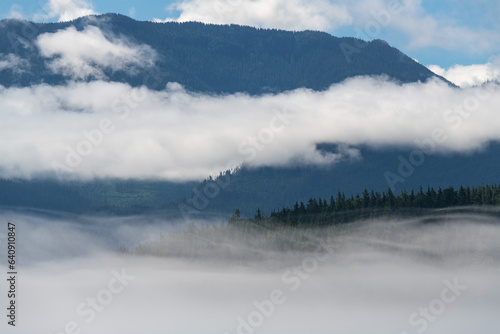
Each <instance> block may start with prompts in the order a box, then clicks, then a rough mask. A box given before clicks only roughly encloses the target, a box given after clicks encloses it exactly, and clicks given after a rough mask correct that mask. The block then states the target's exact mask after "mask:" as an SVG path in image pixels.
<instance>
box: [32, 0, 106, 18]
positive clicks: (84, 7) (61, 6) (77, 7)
mask: <svg viewBox="0 0 500 334" xmlns="http://www.w3.org/2000/svg"><path fill="white" fill-rule="evenodd" d="M95 14H97V13H96V12H95V11H94V7H93V6H92V4H91V2H89V1H85V0H49V1H48V3H47V5H46V11H45V13H43V14H37V15H35V17H36V18H37V19H38V20H47V19H54V18H55V19H57V20H58V21H59V22H67V21H73V20H75V19H77V18H79V17H82V16H88V15H95Z"/></svg>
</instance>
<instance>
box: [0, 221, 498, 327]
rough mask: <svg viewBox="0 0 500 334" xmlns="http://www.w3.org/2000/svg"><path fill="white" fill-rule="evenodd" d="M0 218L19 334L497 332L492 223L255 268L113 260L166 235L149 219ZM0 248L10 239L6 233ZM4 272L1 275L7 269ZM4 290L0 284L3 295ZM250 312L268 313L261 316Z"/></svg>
mask: <svg viewBox="0 0 500 334" xmlns="http://www.w3.org/2000/svg"><path fill="white" fill-rule="evenodd" d="M0 218H1V219H2V221H7V220H8V221H15V223H16V227H17V230H18V232H19V238H20V239H19V240H20V242H19V247H18V254H19V256H20V259H22V262H21V265H22V274H21V276H20V279H21V280H22V281H21V282H22V284H20V285H19V291H20V294H19V298H18V300H17V302H18V306H19V307H20V309H19V310H20V313H19V315H20V317H19V323H18V324H17V326H16V328H15V329H16V330H17V331H20V332H22V333H61V332H65V328H68V327H67V326H68V324H75V326H77V327H78V328H80V329H81V330H82V332H84V333H93V334H101V333H110V332H119V333H127V334H128V333H138V332H147V333H151V334H156V333H165V332H173V333H179V332H185V333H193V334H197V333H200V334H201V333H207V332H208V333H229V334H233V333H250V332H252V329H253V330H254V331H253V332H254V333H257V332H259V333H264V334H270V333H282V332H286V333H291V334H302V333H306V332H311V331H314V332H317V333H373V334H382V333H383V334H386V333H418V332H423V331H424V330H425V332H426V333H431V334H437V333H471V332H475V331H477V329H478V328H480V329H481V332H482V333H486V334H493V333H496V331H497V328H498V317H497V313H496V312H495V310H497V309H498V307H499V306H500V305H499V301H500V298H499V297H500V285H499V283H498V275H499V274H500V272H499V271H500V267H499V263H500V254H499V248H498V238H499V237H500V230H499V226H498V219H495V218H489V219H487V218H486V219H485V217H484V216H483V217H481V216H476V215H470V216H469V215H463V216H457V215H454V214H453V213H448V214H447V216H446V218H445V217H444V216H437V217H436V219H434V220H433V223H432V224H429V223H427V224H425V223H424V221H425V220H423V219H416V220H399V221H397V222H394V221H391V222H388V221H387V222H383V221H382V222H379V223H377V222H369V223H368V224H363V223H353V224H350V225H346V226H345V227H344V228H345V229H348V230H349V231H348V233H340V236H339V235H335V237H333V238H332V239H331V244H330V245H331V246H332V248H333V247H335V248H333V252H332V253H331V254H326V255H325V254H322V255H321V258H322V259H321V260H316V262H314V261H315V258H314V256H315V255H314V254H312V253H310V252H304V253H298V254H293V255H290V254H288V257H287V259H288V260H287V261H286V262H283V261H281V259H282V258H281V257H280V256H278V255H277V254H273V253H271V254H269V256H266V257H265V260H262V261H259V260H256V261H257V263H256V265H255V266H253V267H252V266H247V265H245V264H243V265H242V264H239V263H238V264H235V263H231V262H223V263H216V264H212V263H211V262H209V261H205V262H201V261H195V260H185V259H176V258H151V257H146V256H144V257H132V256H117V254H116V253H115V252H114V249H113V247H114V246H116V245H117V242H116V240H121V241H123V242H130V244H129V246H133V244H134V243H137V242H142V241H147V240H148V236H147V235H145V231H146V230H148V231H150V232H151V233H156V236H158V235H159V233H160V232H164V233H165V232H166V231H168V229H169V224H170V222H168V221H157V222H156V223H155V225H152V224H149V223H145V222H148V221H149V218H148V217H135V218H134V219H133V220H132V219H131V220H128V221H121V222H120V221H119V220H122V218H120V219H119V220H117V219H110V218H99V217H82V216H80V217H78V218H76V219H75V218H73V217H64V216H63V217H54V216H49V217H43V215H42V216H36V215H33V216H31V215H26V214H23V215H18V214H15V213H13V212H5V211H0ZM445 221H446V223H445ZM116 227H118V229H116ZM170 228H171V227H170ZM283 237H285V238H286V237H287V236H285V235H283ZM0 240H2V241H3V240H6V234H5V232H4V231H2V232H0ZM23 241H24V242H23ZM122 245H123V244H122ZM235 246H238V245H235ZM95 250H98V252H96V251H95ZM33 256H34V257H33ZM214 260H216V259H214ZM0 269H1V270H2V271H3V272H6V271H7V268H6V267H5V265H4V264H3V263H2V264H1V265H0ZM117 277H120V278H121V280H118V281H117V280H116V278H117ZM6 285H7V282H6V280H2V282H1V283H0V287H1V288H2V290H3V291H7V290H6V289H4V287H5V288H7V286H6ZM450 286H451V287H454V289H453V288H450ZM275 290H278V291H280V292H281V294H280V298H279V299H278V300H279V301H280V302H279V303H277V304H274V305H271V306H272V307H271V306H269V305H270V304H269V302H264V301H266V300H270V298H271V296H272V292H273V291H275ZM110 292H111V293H110ZM255 303H257V304H263V303H264V304H265V308H264V311H262V307H257V306H256V305H255ZM92 305H94V306H92ZM259 310H260V311H259ZM425 310H427V314H428V317H426V315H425V314H426V313H425ZM257 312H262V313H259V314H260V316H259V314H257ZM422 312H424V313H422ZM263 314H265V316H263ZM21 315H22V316H21ZM261 317H262V318H261ZM22 319H25V321H23V320H22ZM26 319H29V321H26ZM193 319H196V321H193ZM240 319H243V320H240ZM359 319H363V321H359ZM243 322H247V323H248V322H250V323H251V324H256V323H257V324H260V325H259V326H254V327H250V329H249V330H246V331H245V330H244V329H240V330H239V331H238V328H241V327H249V326H248V324H247V325H242V323H243ZM70 326H71V325H70ZM11 332H12V333H15V332H16V331H14V330H10V329H7V333H11Z"/></svg>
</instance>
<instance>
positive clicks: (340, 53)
mask: <svg viewBox="0 0 500 334" xmlns="http://www.w3.org/2000/svg"><path fill="white" fill-rule="evenodd" d="M89 26H95V27H97V28H99V29H101V30H102V31H104V32H105V34H107V35H108V36H107V37H109V36H113V37H116V38H125V37H126V39H125V40H127V41H131V42H134V43H141V44H145V45H148V46H150V47H151V48H152V49H153V50H155V51H156V52H157V54H158V56H159V58H158V59H157V61H156V63H155V65H154V66H153V67H151V68H148V69H147V73H149V74H151V75H154V76H155V82H145V79H144V77H143V76H144V72H141V73H138V74H129V73H126V71H121V70H110V69H109V68H100V69H101V70H102V71H103V73H104V74H105V75H106V77H107V78H108V79H109V80H110V81H116V82H125V83H128V84H130V85H132V86H140V85H144V84H145V85H146V86H147V87H149V88H152V89H156V90H162V89H164V88H165V86H166V84H167V83H168V82H177V83H180V84H181V85H183V86H184V87H186V89H188V90H191V91H195V92H200V93H216V94H220V93H229V94H231V93H238V92H245V93H249V94H263V93H279V92H283V91H288V90H293V89H297V88H309V89H313V90H325V89H327V88H328V87H330V86H331V85H332V84H335V83H339V82H342V81H344V80H345V79H348V78H351V77H354V76H360V75H363V76H366V75H374V76H379V75H387V76H389V77H390V78H392V79H393V80H396V81H398V82H401V83H407V82H418V81H426V80H428V79H430V78H433V77H436V78H439V79H441V80H444V81H446V79H444V78H442V77H440V76H438V75H436V74H435V73H433V72H431V71H430V70H429V69H428V68H426V67H425V66H423V65H421V64H419V63H417V62H415V61H414V60H413V59H411V58H410V57H408V56H406V55H405V54H403V53H402V52H401V51H399V50H397V49H396V48H393V47H391V46H390V45H389V44H388V43H387V42H385V41H381V40H373V41H371V42H366V41H362V40H359V39H355V38H352V37H336V36H333V35H330V34H328V33H325V32H319V31H311V30H306V31H286V30H277V29H260V28H254V27H249V26H240V25H235V24H233V25H215V24H205V23H199V22H185V23H177V22H167V23H155V22H149V21H136V20H134V19H131V18H129V17H127V16H124V15H120V14H103V15H96V16H87V17H83V18H79V19H76V20H74V21H71V22H61V23H30V22H28V21H19V20H3V21H0V50H1V52H0V53H4V54H5V55H9V54H13V55H16V56H18V57H19V58H20V59H22V60H25V61H27V62H29V63H30V64H31V73H30V72H28V71H25V72H24V73H21V74H19V73H17V75H16V73H14V71H13V70H12V71H10V72H9V69H8V68H5V69H3V70H2V69H1V68H0V84H1V85H3V86H5V87H10V86H29V85H35V84H40V83H47V84H51V85H60V84H65V83H67V82H68V78H67V77H65V76H64V75H61V74H59V73H53V72H52V71H51V70H50V69H49V68H48V66H47V61H48V60H50V59H51V58H47V57H44V56H42V55H41V53H40V48H39V47H38V45H37V43H36V42H37V38H38V37H39V36H40V35H42V34H47V33H49V34H54V33H56V32H60V31H62V30H64V29H67V28H69V27H75V28H76V30H77V31H78V32H81V31H83V30H84V29H85V28H86V27H89ZM26 48H27V49H28V50H26ZM346 48H347V49H346ZM346 50H348V51H346ZM352 50H355V51H352ZM30 52H31V54H30ZM346 52H350V53H346ZM361 55H362V56H361ZM53 58H54V57H53ZM55 58H57V57H55ZM446 82H447V81H446Z"/></svg>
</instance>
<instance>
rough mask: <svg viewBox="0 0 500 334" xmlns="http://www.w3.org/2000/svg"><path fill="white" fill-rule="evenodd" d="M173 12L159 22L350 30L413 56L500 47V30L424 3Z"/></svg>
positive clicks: (276, 0)
mask: <svg viewBox="0 0 500 334" xmlns="http://www.w3.org/2000/svg"><path fill="white" fill-rule="evenodd" d="M488 1H490V0H488ZM490 2H492V1H490ZM492 3H493V2H492ZM168 9H169V10H174V9H175V10H177V11H179V12H180V15H179V17H178V18H167V19H165V20H160V19H155V21H157V22H165V21H177V22H185V21H200V22H205V23H216V24H230V23H236V24H242V25H250V26H257V27H262V28H280V29H287V30H305V29H314V30H322V31H327V32H329V33H333V34H335V33H336V31H337V29H339V28H345V29H347V30H343V32H342V33H343V34H345V33H346V31H349V29H351V30H352V31H355V33H353V34H354V35H356V37H359V38H362V39H365V40H372V39H377V38H386V39H387V38H388V36H391V37H392V38H394V37H396V40H391V44H394V43H397V44H399V45H400V48H405V49H407V50H415V49H426V48H439V49H445V50H456V51H460V52H466V53H469V54H484V53H485V52H492V51H493V50H497V49H498V45H499V44H500V33H499V32H498V30H497V29H494V28H478V27H469V26H467V24H468V22H465V21H463V20H462V21H461V20H458V19H455V18H454V17H453V16H452V15H451V14H449V15H443V14H442V13H438V12H431V11H428V10H427V9H426V8H425V6H424V4H423V1H422V0H359V1H352V0H311V1H303V0H288V1H286V0H183V1H179V2H176V3H175V4H174V5H172V6H170V7H168ZM398 36H399V37H398ZM399 38H402V39H401V40H400V42H399V43H398V41H397V39H399ZM464 46H467V47H466V48H464Z"/></svg>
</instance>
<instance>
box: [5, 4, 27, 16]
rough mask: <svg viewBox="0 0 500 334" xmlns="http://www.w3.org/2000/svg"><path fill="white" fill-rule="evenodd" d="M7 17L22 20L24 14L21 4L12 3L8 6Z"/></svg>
mask: <svg viewBox="0 0 500 334" xmlns="http://www.w3.org/2000/svg"><path fill="white" fill-rule="evenodd" d="M7 17H8V18H9V19H16V20H23V19H24V15H23V11H22V8H21V6H19V5H18V4H13V5H12V6H11V7H10V12H9V15H7Z"/></svg>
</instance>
